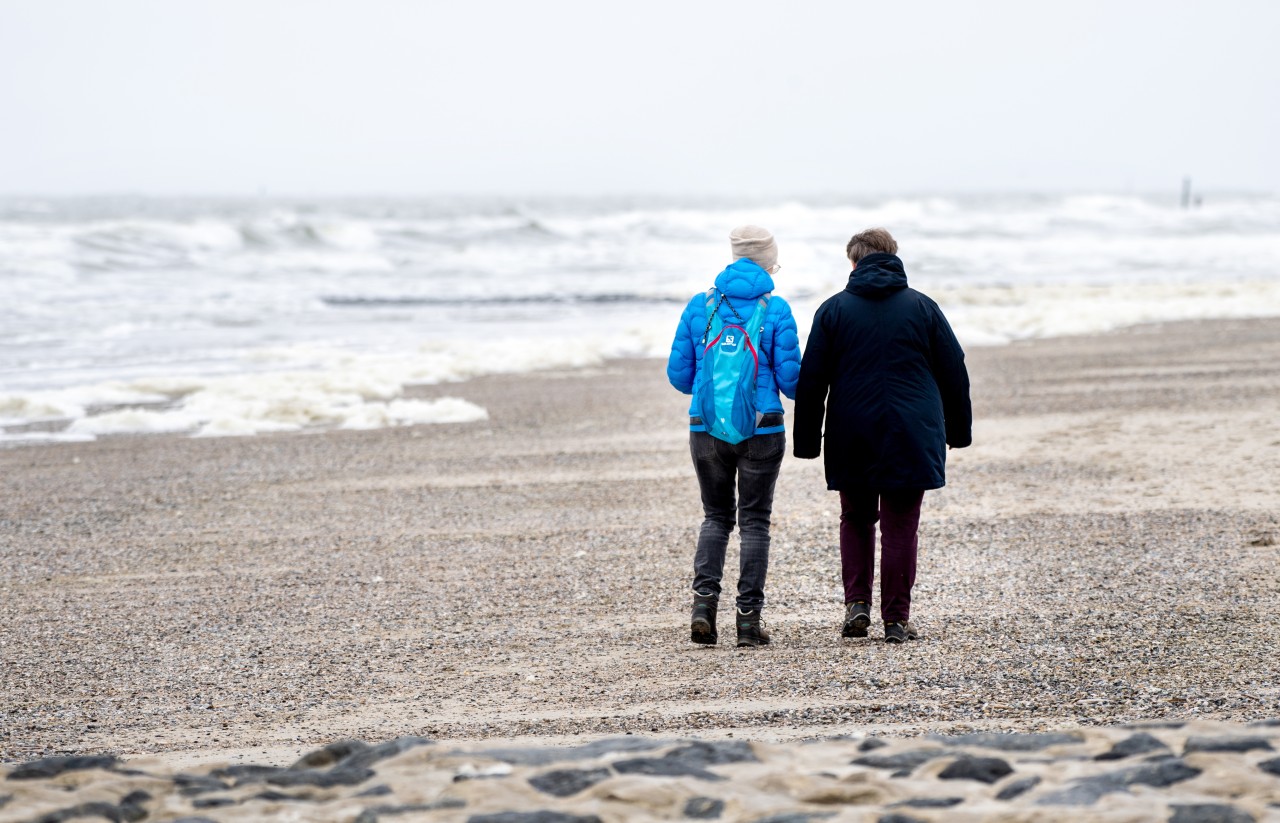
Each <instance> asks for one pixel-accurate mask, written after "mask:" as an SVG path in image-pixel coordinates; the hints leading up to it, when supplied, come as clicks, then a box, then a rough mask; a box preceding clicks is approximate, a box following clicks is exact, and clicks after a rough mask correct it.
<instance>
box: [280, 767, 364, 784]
mask: <svg viewBox="0 0 1280 823" xmlns="http://www.w3.org/2000/svg"><path fill="white" fill-rule="evenodd" d="M373 776H374V772H373V769H345V768H344V769H330V770H329V771H327V772H322V771H317V770H314V769H302V770H298V771H294V770H292V769H290V770H287V771H282V772H277V773H275V774H273V775H270V776H268V777H267V782H268V783H270V784H271V785H272V786H316V787H317V788H321V789H331V788H333V787H334V786H358V785H360V784H361V783H363V782H364V781H366V780H368V779H369V778H371V777H373Z"/></svg>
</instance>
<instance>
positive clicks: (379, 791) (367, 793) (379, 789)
mask: <svg viewBox="0 0 1280 823" xmlns="http://www.w3.org/2000/svg"><path fill="white" fill-rule="evenodd" d="M391 793H392V792H391V787H390V786H388V785H387V784H385V783H383V784H382V785H380V786H374V787H373V788H372V789H365V790H364V791H362V792H360V793H359V794H357V795H356V797H386V796H387V795H389V794H391Z"/></svg>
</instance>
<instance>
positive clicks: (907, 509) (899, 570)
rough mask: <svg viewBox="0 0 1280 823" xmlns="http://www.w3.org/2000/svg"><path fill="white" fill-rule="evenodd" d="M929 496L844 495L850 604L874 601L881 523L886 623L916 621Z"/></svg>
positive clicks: (843, 549) (843, 545)
mask: <svg viewBox="0 0 1280 823" xmlns="http://www.w3.org/2000/svg"><path fill="white" fill-rule="evenodd" d="M922 502H924V492H923V491H916V490H906V491H891V492H875V491H861V490H859V491H847V492H840V572H841V577H842V578H843V579H844V602H845V603H846V604H848V603H854V602H856V601H859V600H860V601H862V602H864V603H870V602H871V584H872V582H873V581H874V580H875V571H876V522H877V521H879V523H880V616H881V617H882V618H883V619H884V621H885V622H886V623H901V622H903V621H905V620H907V619H908V618H910V617H911V587H912V586H914V585H915V584H916V549H917V548H918V546H919V543H918V540H917V537H916V533H917V530H918V529H919V527H920V504H921V503H922Z"/></svg>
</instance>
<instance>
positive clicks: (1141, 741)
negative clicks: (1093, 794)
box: [1094, 732, 1169, 760]
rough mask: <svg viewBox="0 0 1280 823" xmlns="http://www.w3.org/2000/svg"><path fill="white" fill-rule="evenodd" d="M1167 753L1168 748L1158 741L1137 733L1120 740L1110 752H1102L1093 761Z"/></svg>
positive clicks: (1150, 736)
mask: <svg viewBox="0 0 1280 823" xmlns="http://www.w3.org/2000/svg"><path fill="white" fill-rule="evenodd" d="M1167 751H1169V747H1168V746H1166V745H1165V744H1163V743H1161V742H1160V741H1159V739H1157V738H1155V737H1153V736H1152V735H1149V734H1147V733H1146V732H1138V733H1137V734H1132V735H1129V736H1128V737H1126V738H1125V739H1124V740H1121V741H1120V742H1119V743H1117V744H1115V745H1114V746H1112V747H1111V751H1108V752H1103V753H1102V754H1100V755H1098V756H1097V757H1095V758H1094V760H1123V759H1124V758H1126V757H1133V756H1134V755H1135V754H1147V753H1149V752H1167Z"/></svg>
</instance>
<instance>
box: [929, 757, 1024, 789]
mask: <svg viewBox="0 0 1280 823" xmlns="http://www.w3.org/2000/svg"><path fill="white" fill-rule="evenodd" d="M1009 774H1013V767H1012V766H1010V765H1009V764H1008V763H1006V762H1005V761H1003V760H1001V759H1000V758H998V757H967V756H966V757H957V758H956V759H955V760H953V761H951V762H950V763H948V764H947V767H946V768H945V769H943V770H942V771H941V772H939V773H938V779H939V780H977V781H978V782H979V783H986V784H988V785H990V784H992V783H994V782H996V781H997V780H999V779H1000V778H1002V777H1004V776H1005V775H1009Z"/></svg>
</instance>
